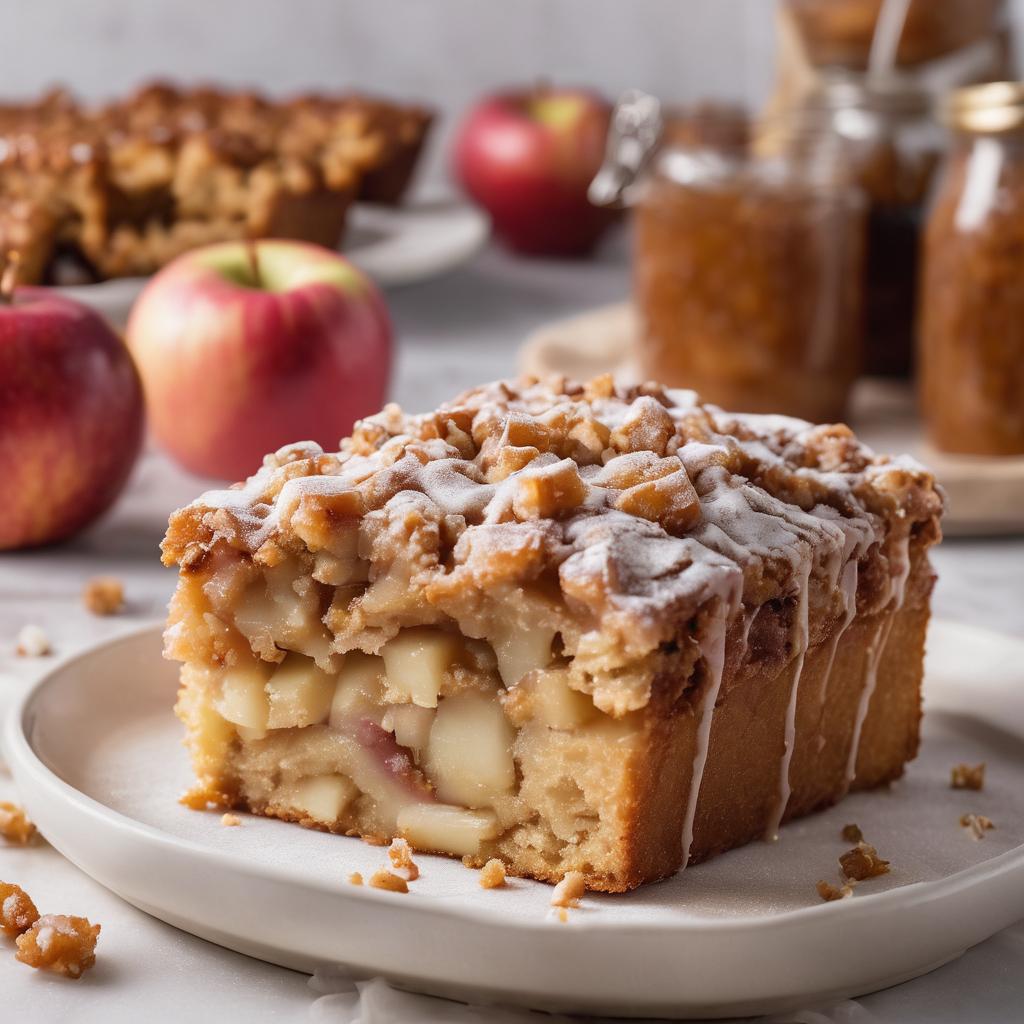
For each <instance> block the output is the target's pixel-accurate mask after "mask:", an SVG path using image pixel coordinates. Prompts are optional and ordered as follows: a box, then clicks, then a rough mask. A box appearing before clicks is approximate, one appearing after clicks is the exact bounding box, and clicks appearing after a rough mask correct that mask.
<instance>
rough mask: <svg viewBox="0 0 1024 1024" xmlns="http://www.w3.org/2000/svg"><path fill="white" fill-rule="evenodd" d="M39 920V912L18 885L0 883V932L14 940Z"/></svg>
mask: <svg viewBox="0 0 1024 1024" xmlns="http://www.w3.org/2000/svg"><path fill="white" fill-rule="evenodd" d="M38 920H39V911H38V910H36V905H35V904H34V903H33V902H32V899H31V897H30V896H29V894H28V893H27V892H25V890H24V889H22V887H21V886H20V885H14V884H13V883H12V882H0V931H2V932H3V933H4V935H6V936H7V937H8V938H11V939H15V938H17V937H18V936H19V935H20V934H21V933H22V932H24V931H27V930H28V929H29V928H31V927H32V925H34V924H35V923H36V921H38Z"/></svg>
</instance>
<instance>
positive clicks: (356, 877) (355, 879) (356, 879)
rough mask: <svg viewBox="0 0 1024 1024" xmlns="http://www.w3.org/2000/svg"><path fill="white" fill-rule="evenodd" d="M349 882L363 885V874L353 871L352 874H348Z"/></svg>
mask: <svg viewBox="0 0 1024 1024" xmlns="http://www.w3.org/2000/svg"><path fill="white" fill-rule="evenodd" d="M348 884H349V885H362V884H363V876H362V875H361V874H360V873H359V872H358V871H353V872H352V874H350V875H349V876H348Z"/></svg>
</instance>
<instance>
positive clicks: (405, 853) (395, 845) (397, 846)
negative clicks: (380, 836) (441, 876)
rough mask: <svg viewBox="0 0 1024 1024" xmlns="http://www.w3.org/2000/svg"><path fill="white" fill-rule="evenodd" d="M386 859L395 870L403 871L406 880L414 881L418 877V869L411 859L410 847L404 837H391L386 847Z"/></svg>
mask: <svg viewBox="0 0 1024 1024" xmlns="http://www.w3.org/2000/svg"><path fill="white" fill-rule="evenodd" d="M388 859H389V860H390V861H391V866H392V867H393V868H394V869H395V870H396V871H404V872H405V880H406V881H407V882H415V881H416V879H417V878H419V877H420V869H419V867H417V865H416V862H415V861H414V860H413V859H412V849H411V848H410V846H409V843H408V842H407V841H406V840H405V839H392V840H391V845H390V846H389V847H388Z"/></svg>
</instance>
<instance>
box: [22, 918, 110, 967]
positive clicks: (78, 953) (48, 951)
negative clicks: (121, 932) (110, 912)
mask: <svg viewBox="0 0 1024 1024" xmlns="http://www.w3.org/2000/svg"><path fill="white" fill-rule="evenodd" d="M99 933H100V926H99V925H98V924H91V923H90V922H89V921H88V919H87V918H84V917H67V916H66V915H64V914H44V915H43V916H42V917H41V918H39V920H38V921H35V922H34V923H33V925H32V927H31V928H29V929H28V930H27V931H25V932H24V933H23V934H22V935H19V936H18V938H17V939H16V940H15V942H16V943H17V946H18V951H17V952H16V953H15V954H14V957H15V959H16V960H18V961H19V962H20V963H23V964H27V965H28V966H29V967H34V968H36V969H37V970H43V971H53V972H54V973H55V974H63V975H64V977H66V978H80V977H81V976H82V973H83V972H84V971H86V970H87V969H88V968H90V967H92V965H93V964H94V963H96V952H95V951H96V937H97V936H98V935H99Z"/></svg>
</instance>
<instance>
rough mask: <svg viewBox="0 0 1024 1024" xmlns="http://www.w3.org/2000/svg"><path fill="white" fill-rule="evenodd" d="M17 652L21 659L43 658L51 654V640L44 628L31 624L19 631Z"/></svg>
mask: <svg viewBox="0 0 1024 1024" xmlns="http://www.w3.org/2000/svg"><path fill="white" fill-rule="evenodd" d="M15 652H16V653H17V655H18V657H19V658H42V657H44V656H45V655H47V654H49V653H50V640H49V637H47V635H46V632H45V630H44V629H43V627H42V626H36V625H34V624H33V623H29V624H28V625H27V626H22V627H21V629H20V630H19V631H18V640H17V645H16V647H15Z"/></svg>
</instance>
